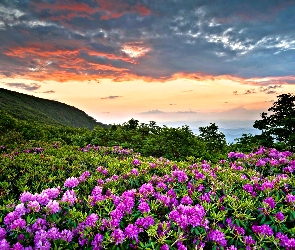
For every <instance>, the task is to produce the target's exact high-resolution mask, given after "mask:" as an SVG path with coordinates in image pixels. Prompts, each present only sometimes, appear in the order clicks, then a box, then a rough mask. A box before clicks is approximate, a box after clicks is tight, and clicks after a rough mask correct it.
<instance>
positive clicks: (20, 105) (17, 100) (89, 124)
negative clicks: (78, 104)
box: [0, 88, 108, 129]
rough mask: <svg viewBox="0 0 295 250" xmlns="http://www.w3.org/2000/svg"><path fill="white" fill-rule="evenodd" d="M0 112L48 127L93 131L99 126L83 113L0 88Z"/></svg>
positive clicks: (61, 104) (67, 106) (73, 108)
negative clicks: (56, 126)
mask: <svg viewBox="0 0 295 250" xmlns="http://www.w3.org/2000/svg"><path fill="white" fill-rule="evenodd" d="M0 110H4V111H6V112H7V113H9V114H10V115H12V116H13V117H15V118H17V119H20V120H32V121H37V122H40V123H43V124H49V125H65V126H71V127H76V128H78V127H85V128H89V129H93V128H94V127H95V126H97V125H99V126H102V127H107V126H108V125H106V124H103V123H100V122H97V121H96V120H95V119H94V118H92V117H90V116H89V115H87V114H86V113H85V112H84V111H82V110H79V109H77V108H75V107H73V106H69V105H67V104H64V103H60V102H57V101H52V100H47V99H42V98H38V97H34V96H31V95H26V94H21V93H18V92H14V91H10V90H6V89H2V88H0Z"/></svg>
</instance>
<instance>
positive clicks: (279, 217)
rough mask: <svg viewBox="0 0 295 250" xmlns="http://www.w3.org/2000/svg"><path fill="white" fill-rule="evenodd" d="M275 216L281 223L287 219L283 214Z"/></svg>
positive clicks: (279, 213)
mask: <svg viewBox="0 0 295 250" xmlns="http://www.w3.org/2000/svg"><path fill="white" fill-rule="evenodd" d="M274 216H275V217H276V219H277V220H279V221H283V220H284V218H285V216H284V214H283V213H282V212H278V213H276V214H275V215H274Z"/></svg>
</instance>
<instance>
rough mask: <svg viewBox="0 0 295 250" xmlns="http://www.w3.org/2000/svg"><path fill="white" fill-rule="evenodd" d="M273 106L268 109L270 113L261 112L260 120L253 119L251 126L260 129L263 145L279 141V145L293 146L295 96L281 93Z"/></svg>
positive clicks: (294, 140) (294, 144) (291, 147)
mask: <svg viewBox="0 0 295 250" xmlns="http://www.w3.org/2000/svg"><path fill="white" fill-rule="evenodd" d="M277 97H278V100H277V101H276V102H274V104H273V106H272V107H270V108H269V109H268V111H270V112H271V113H270V114H267V113H265V112H263V113H262V114H261V118H262V119H261V120H257V121H255V123H254V125H253V127H254V128H257V129H259V130H262V138H263V139H264V140H265V142H264V143H263V145H266V143H268V144H269V145H267V146H271V144H273V143H275V142H279V143H280V144H281V145H282V144H284V146H285V147H286V146H288V147H290V149H294V147H295V96H294V95H291V94H281V95H279V96H277Z"/></svg>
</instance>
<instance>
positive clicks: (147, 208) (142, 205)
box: [138, 201, 151, 213]
mask: <svg viewBox="0 0 295 250" xmlns="http://www.w3.org/2000/svg"><path fill="white" fill-rule="evenodd" d="M138 210H139V211H140V212H141V213H148V212H150V211H151V209H150V206H149V204H148V203H147V202H145V201H141V202H140V203H139V205H138Z"/></svg>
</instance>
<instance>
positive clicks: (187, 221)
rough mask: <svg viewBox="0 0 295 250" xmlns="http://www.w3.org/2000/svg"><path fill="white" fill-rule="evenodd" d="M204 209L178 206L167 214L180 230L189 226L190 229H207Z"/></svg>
mask: <svg viewBox="0 0 295 250" xmlns="http://www.w3.org/2000/svg"><path fill="white" fill-rule="evenodd" d="M205 214H206V213H205V209H204V208H203V207H202V206H201V205H196V206H194V207H190V206H184V205H182V204H181V205H179V206H178V207H176V209H175V210H172V211H171V212H170V213H169V219H170V220H172V221H174V222H176V223H177V224H178V225H179V226H180V227H181V228H182V229H186V228H187V227H188V226H189V225H191V226H192V227H197V226H203V227H205V228H206V227H207V224H208V220H205V218H204V216H205Z"/></svg>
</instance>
